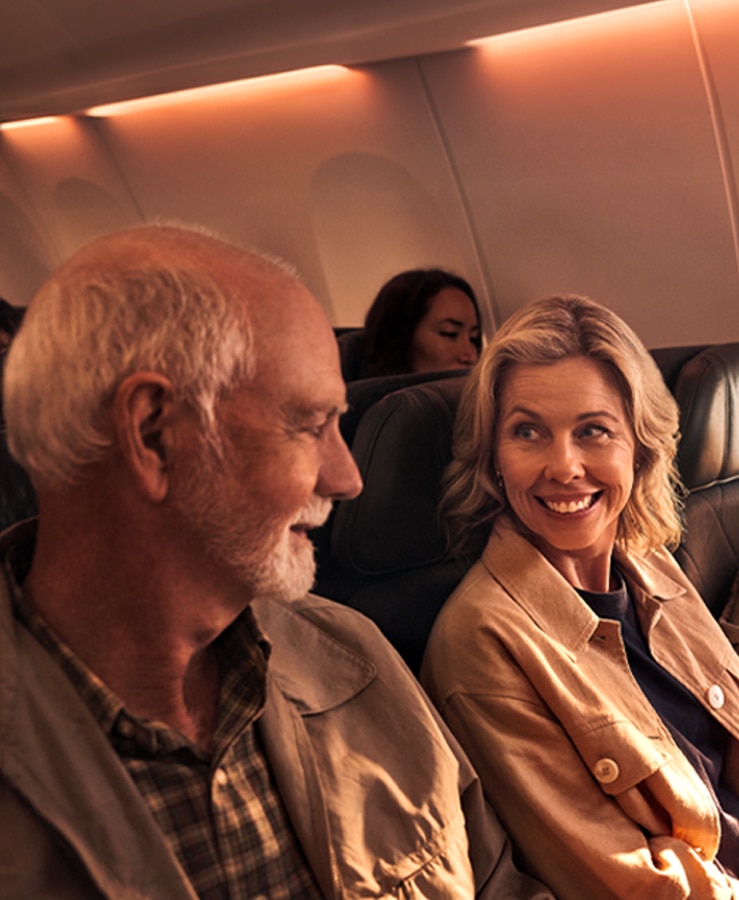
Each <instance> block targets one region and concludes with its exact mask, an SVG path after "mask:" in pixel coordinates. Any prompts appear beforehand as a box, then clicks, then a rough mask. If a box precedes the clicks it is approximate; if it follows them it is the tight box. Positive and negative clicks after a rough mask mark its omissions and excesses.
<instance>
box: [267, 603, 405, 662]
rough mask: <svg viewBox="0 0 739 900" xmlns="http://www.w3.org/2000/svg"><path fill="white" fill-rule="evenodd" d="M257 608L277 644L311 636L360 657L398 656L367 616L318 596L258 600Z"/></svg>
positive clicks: (269, 634) (269, 633)
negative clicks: (355, 653)
mask: <svg viewBox="0 0 739 900" xmlns="http://www.w3.org/2000/svg"><path fill="white" fill-rule="evenodd" d="M253 608H254V612H255V614H256V617H257V620H258V622H259V624H260V626H261V627H262V628H264V630H265V632H266V633H267V635H268V636H269V638H270V640H272V641H273V642H278V641H280V640H284V639H285V638H288V639H295V638H298V637H299V636H301V635H303V636H309V635H310V636H312V637H313V638H317V637H320V638H321V639H324V640H326V641H332V642H336V643H340V644H343V645H344V646H345V647H346V648H347V649H348V650H354V651H355V652H357V653H358V654H360V655H364V654H365V653H366V654H367V655H368V656H370V657H373V656H374V655H375V654H377V653H380V654H383V655H384V654H390V655H392V656H394V655H395V653H394V651H393V650H392V648H391V646H390V644H389V643H388V641H387V639H386V638H385V637H384V636H383V634H382V632H381V631H380V630H379V628H378V627H377V626H376V625H375V623H374V622H373V621H372V620H371V619H369V618H368V617H367V616H366V615H364V614H363V613H361V612H359V611H358V610H356V609H352V608H351V607H350V606H346V605H345V604H343V603H338V602H336V601H334V600H328V599H327V598H325V597H319V596H318V595H317V594H306V596H305V597H301V598H300V599H299V600H288V601H284V600H264V601H262V600H258V601H255V602H254V604H253Z"/></svg>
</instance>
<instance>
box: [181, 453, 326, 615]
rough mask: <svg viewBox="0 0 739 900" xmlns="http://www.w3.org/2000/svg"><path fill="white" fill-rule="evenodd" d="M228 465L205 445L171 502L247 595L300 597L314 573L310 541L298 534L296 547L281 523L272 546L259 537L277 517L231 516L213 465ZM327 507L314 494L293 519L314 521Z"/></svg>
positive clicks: (323, 517) (273, 526)
mask: <svg viewBox="0 0 739 900" xmlns="http://www.w3.org/2000/svg"><path fill="white" fill-rule="evenodd" d="M227 465H228V463H227V462H225V461H224V462H221V461H220V460H214V459H213V454H212V452H209V451H208V450H207V449H206V450H204V452H203V454H202V458H201V459H200V462H199V466H198V471H197V472H190V473H188V476H187V477H186V478H185V479H183V481H182V482H181V484H180V486H179V489H178V495H177V496H176V497H175V498H173V504H174V506H175V507H176V509H177V510H178V512H179V513H180V514H181V515H182V516H183V518H184V519H185V520H186V521H187V523H188V525H189V527H190V529H191V530H192V531H194V532H195V533H196V534H197V535H198V536H199V537H200V538H201V539H202V540H203V542H204V543H205V545H206V547H207V549H208V551H209V553H210V554H211V556H212V557H213V558H214V559H215V560H216V561H217V562H219V563H221V564H223V565H224V566H226V567H228V568H230V569H231V570H232V571H234V572H235V573H236V575H237V577H238V578H239V580H240V582H241V584H242V585H243V588H244V591H245V592H246V593H247V594H248V596H249V599H250V600H251V599H253V598H254V597H257V596H258V597H265V598H268V599H281V600H295V599H299V598H300V597H304V596H305V595H306V594H307V593H308V592H309V591H310V589H311V587H312V586H313V582H314V580H315V575H316V563H315V558H314V551H313V546H312V544H310V543H309V542H308V541H304V540H302V539H296V540H298V548H297V552H295V550H294V549H293V548H292V547H291V544H292V543H293V541H291V532H290V531H289V529H285V530H284V531H283V533H282V535H281V536H280V538H279V541H278V543H277V545H276V546H275V545H274V543H273V542H272V544H271V546H270V545H269V544H265V542H264V540H261V541H260V537H262V536H263V535H270V534H274V533H275V529H276V527H277V526H276V524H275V523H273V522H272V523H271V522H269V521H267V522H264V521H261V522H255V521H250V520H248V518H247V517H246V516H242V517H241V519H240V520H239V521H235V515H234V510H233V506H232V505H230V504H229V503H228V500H227V498H226V501H225V502H224V498H223V497H222V495H221V494H219V492H218V491H217V490H214V486H215V485H216V484H217V483H218V473H217V471H216V467H218V468H225V467H226V466H227ZM330 510H331V501H330V500H327V499H325V498H321V497H313V498H311V500H310V501H309V502H308V503H307V504H306V506H305V507H304V508H303V509H302V510H301V511H300V513H299V514H298V516H296V517H295V523H298V522H309V523H312V524H313V525H314V526H315V527H317V526H318V525H319V524H320V523H321V522H323V521H325V520H326V518H328V514H329V512H330Z"/></svg>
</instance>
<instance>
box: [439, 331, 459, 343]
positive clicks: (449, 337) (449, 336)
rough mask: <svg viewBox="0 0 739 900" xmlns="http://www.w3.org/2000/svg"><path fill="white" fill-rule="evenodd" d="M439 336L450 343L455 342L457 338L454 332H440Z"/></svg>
mask: <svg viewBox="0 0 739 900" xmlns="http://www.w3.org/2000/svg"><path fill="white" fill-rule="evenodd" d="M439 334H440V335H441V337H443V338H447V340H450V341H456V339H457V336H458V335H457V332H456V331H440V332H439Z"/></svg>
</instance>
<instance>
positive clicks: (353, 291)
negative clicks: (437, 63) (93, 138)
mask: <svg viewBox="0 0 739 900" xmlns="http://www.w3.org/2000/svg"><path fill="white" fill-rule="evenodd" d="M319 74H320V73H319ZM326 79H328V80H326ZM101 129H102V134H103V135H104V139H105V140H106V142H107V144H108V146H109V147H110V149H111V152H112V154H113V155H114V156H115V158H116V159H117V160H118V163H119V165H120V166H121V168H122V170H124V171H125V172H126V177H127V180H128V183H129V185H130V186H131V189H132V191H133V193H134V195H135V196H136V198H137V201H138V203H139V205H140V206H141V209H142V211H143V214H144V216H145V217H146V218H147V219H154V218H157V217H165V218H166V217H174V218H176V219H180V220H182V221H185V222H198V223H202V224H204V225H206V226H209V227H211V228H214V229H216V230H217V231H218V232H219V233H221V234H223V235H224V236H225V237H228V238H230V239H233V240H236V241H238V242H240V243H242V244H244V245H247V246H254V247H256V248H258V249H261V250H265V251H269V252H271V253H276V254H279V255H280V256H283V257H284V258H286V259H288V260H290V261H291V262H293V263H294V264H296V265H297V266H298V268H299V269H300V270H301V272H302V273H303V275H304V277H305V278H306V280H307V282H308V283H309V285H310V286H311V288H312V289H313V290H314V291H315V293H316V294H317V296H318V297H319V299H320V300H321V302H322V303H323V305H324V307H325V308H326V310H327V312H328V313H329V315H330V317H331V318H332V320H333V321H334V323H335V324H341V325H356V324H360V323H361V321H362V319H363V316H364V312H365V310H366V308H367V306H368V305H369V303H370V301H371V299H372V297H373V296H374V294H375V293H376V291H377V289H378V288H379V287H380V285H381V284H382V283H383V282H384V281H385V280H386V279H387V278H388V277H390V276H392V275H394V274H395V273H396V272H397V271H399V270H401V269H403V268H408V267H411V266H419V265H444V266H448V267H450V268H453V269H455V270H458V271H460V272H462V273H463V274H465V275H466V276H467V277H469V278H470V280H471V281H472V282H473V284H475V286H476V288H477V289H478V290H479V291H480V292H481V294H482V295H483V298H484V285H483V284H482V283H481V280H480V276H479V270H478V268H477V256H476V252H475V248H474V246H473V244H472V243H471V240H470V235H469V229H468V227H467V220H466V217H465V212H464V209H463V207H462V205H461V203H460V199H459V195H458V192H457V187H456V182H455V180H454V177H453V173H452V172H451V171H450V169H449V167H448V163H447V158H446V155H445V152H444V150H443V147H442V145H441V144H440V141H439V138H438V135H437V133H436V130H435V123H434V120H433V117H432V115H431V113H430V110H429V109H428V107H427V104H426V99H425V94H424V91H423V85H422V82H421V80H420V78H419V73H418V67H417V64H416V63H415V62H414V61H398V62H391V63H385V64H379V65H376V66H372V67H368V68H362V69H352V70H342V69H339V70H338V71H337V72H328V73H325V77H324V79H323V80H321V79H320V78H319V77H318V75H317V80H315V81H312V80H311V79H310V78H308V79H304V80H303V81H294V82H288V81H286V82H284V83H283V82H282V81H279V80H277V81H274V82H273V81H269V82H264V83H256V84H254V85H253V86H251V87H247V88H245V89H242V90H241V91H240V92H239V91H234V92H224V93H223V94H217V95H207V96H204V97H203V98H202V99H198V98H197V97H196V98H195V99H193V100H192V101H191V102H188V103H187V104H186V105H185V104H182V105H180V104H175V105H172V106H170V107H160V106H154V107H151V108H150V109H149V110H146V109H143V110H141V111H140V112H138V113H136V114H135V115H122V116H117V117H113V118H110V119H108V120H107V121H105V122H104V123H103V124H102V125H101Z"/></svg>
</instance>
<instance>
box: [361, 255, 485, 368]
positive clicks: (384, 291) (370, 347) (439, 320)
mask: <svg viewBox="0 0 739 900" xmlns="http://www.w3.org/2000/svg"><path fill="white" fill-rule="evenodd" d="M481 346H482V337H481V330H480V310H479V306H478V303H477V298H476V297H475V293H474V291H473V290H472V288H471V286H470V285H469V284H468V283H467V282H466V281H465V280H464V278H460V277H459V276H458V275H454V274H452V273H451V272H445V271H444V270H442V269H412V270H409V271H407V272H401V273H400V274H399V275H396V276H395V277H394V278H391V279H390V281H388V282H387V283H386V284H385V285H383V287H382V288H381V289H380V291H379V293H378V294H377V296H376V297H375V299H374V301H373V303H372V306H371V307H370V309H369V311H368V313H367V316H366V318H365V322H364V364H363V372H364V374H365V376H375V375H397V374H401V373H405V372H435V371H445V370H450V371H451V370H454V369H465V368H468V367H470V366H473V365H474V364H475V363H476V362H477V360H478V358H479V355H480V348H481Z"/></svg>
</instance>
